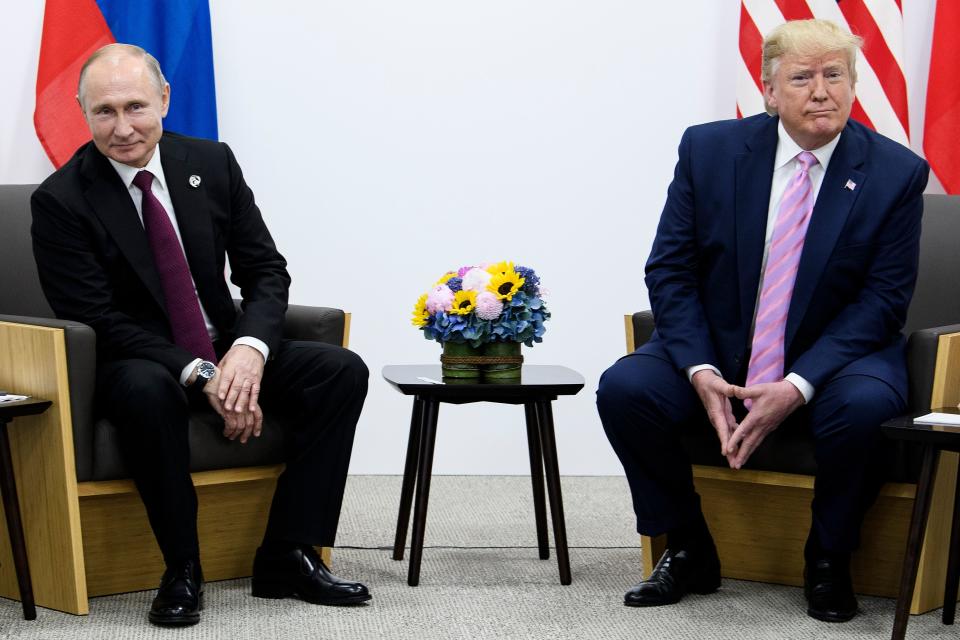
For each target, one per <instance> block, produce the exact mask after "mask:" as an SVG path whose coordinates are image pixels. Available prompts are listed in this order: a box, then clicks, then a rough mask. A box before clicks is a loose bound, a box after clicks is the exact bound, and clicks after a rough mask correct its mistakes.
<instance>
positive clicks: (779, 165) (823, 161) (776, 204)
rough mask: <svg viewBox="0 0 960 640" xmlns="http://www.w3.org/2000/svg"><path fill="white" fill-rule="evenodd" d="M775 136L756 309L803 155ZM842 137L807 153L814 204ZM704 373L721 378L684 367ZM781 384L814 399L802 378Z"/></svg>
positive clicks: (782, 133) (782, 135) (790, 376)
mask: <svg viewBox="0 0 960 640" xmlns="http://www.w3.org/2000/svg"><path fill="white" fill-rule="evenodd" d="M777 134H778V135H777V153H776V155H775V156H774V160H773V181H772V182H771V184H770V206H769V208H768V209H767V231H766V236H765V238H764V245H763V262H762V263H761V265H760V285H759V287H758V288H757V306H759V304H760V292H761V291H763V273H764V271H765V270H766V266H767V254H768V253H769V252H770V239H771V238H772V237H773V228H774V226H775V225H776V222H777V214H778V212H779V210H780V200H781V199H782V198H783V193H784V191H786V189H787V185H788V184H789V183H790V180H791V179H792V178H793V175H794V174H795V173H796V172H797V168H798V167H799V166H800V165H799V162H798V161H797V156H798V155H800V153H801V152H803V151H804V149H802V148H801V147H800V145H798V144H797V143H796V142H795V141H794V140H793V138H791V137H790V134H788V133H787V130H786V129H784V128H783V121H780V122H779V123H778V125H777ZM841 135H843V132H842V131H841V132H840V133H839V134H837V136H836V137H835V138H834V139H833V140H831V141H830V142H828V143H827V144H825V145H823V146H822V147H819V148H817V149H811V150H810V153H812V154H813V155H814V156H816V158H817V164H815V165H813V166H812V167H810V170H809V172H808V173H809V175H810V182H811V183H812V184H813V201H814V203H816V201H817V196H819V195H820V185H821V184H823V176H824V174H825V173H826V172H827V165H828V164H830V158H831V157H832V156H833V152H834V150H835V149H836V148H837V143H838V142H840V136H841ZM756 318H757V307H754V309H753V320H752V321H751V325H750V335H751V336H753V327H754V323H756ZM751 341H752V337H751ZM704 369H710V370H711V371H714V372H716V374H717V375H721V374H720V371H719V370H718V369H717V368H716V367H714V366H713V365H709V364H698V365H694V366H692V367H687V377H688V378H690V379H692V378H693V374H695V373H696V372H698V371H702V370H704ZM784 380H788V381H789V382H790V383H791V384H793V386H795V387H796V388H797V389H798V390H799V391H800V393H801V394H802V395H803V400H804V402H810V400H811V399H813V394H814V392H815V389H814V388H813V385H812V384H810V383H809V382H808V381H807V380H805V379H804V378H803V377H801V376H799V375H797V374H796V373H792V372H791V373H787V375H786V376H784Z"/></svg>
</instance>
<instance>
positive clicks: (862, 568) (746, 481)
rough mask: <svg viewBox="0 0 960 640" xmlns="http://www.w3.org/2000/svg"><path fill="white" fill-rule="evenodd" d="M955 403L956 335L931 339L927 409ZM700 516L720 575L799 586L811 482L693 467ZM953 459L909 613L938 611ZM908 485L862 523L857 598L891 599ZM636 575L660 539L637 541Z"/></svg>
mask: <svg viewBox="0 0 960 640" xmlns="http://www.w3.org/2000/svg"><path fill="white" fill-rule="evenodd" d="M624 323H625V328H626V338H627V353H633V351H634V350H635V349H636V345H635V344H634V337H633V335H634V334H633V320H632V316H630V315H626V316H624ZM958 403H960V333H953V334H946V335H942V336H940V338H939V345H938V350H937V364H936V371H935V377H934V385H933V394H932V397H931V399H930V406H931V407H934V409H933V410H934V411H936V408H940V407H956V406H957V404H958ZM693 477H694V483H695V485H696V488H697V492H698V493H699V494H700V497H701V499H702V505H703V513H704V517H705V518H706V520H707V523H708V524H709V525H710V531H711V532H712V533H713V536H714V540H715V542H716V544H717V551H718V552H719V554H720V562H721V566H722V571H723V576H724V577H725V578H735V579H739V580H756V581H759V582H772V583H777V584H786V585H794V586H800V585H802V584H803V546H804V543H805V542H806V538H807V532H808V531H809V530H810V502H811V500H812V499H813V476H808V475H800V474H792V473H775V472H771V471H752V470H745V469H741V470H739V471H736V470H733V469H726V468H721V467H710V466H703V465H694V466H693ZM956 478H957V454H955V453H946V452H945V453H943V454H942V456H941V458H940V465H939V470H938V472H937V479H936V484H935V487H934V492H933V502H932V505H931V508H930V518H929V520H928V523H927V533H926V538H925V541H924V545H923V551H922V553H921V556H920V569H919V571H918V573H917V582H916V589H915V590H914V595H913V602H912V603H911V607H910V613H913V614H919V613H925V612H927V611H930V610H932V609H936V608H939V607H941V606H942V605H943V591H944V582H945V579H946V567H947V550H948V549H949V542H950V521H951V515H952V511H953V498H952V497H953V489H954V484H955V483H956ZM915 492H916V485H914V484H908V483H887V484H886V485H884V487H883V489H882V490H881V492H880V496H879V497H878V499H877V501H876V503H875V504H874V505H873V507H872V508H871V509H870V511H869V512H868V513H867V516H866V519H865V521H864V525H863V531H864V535H863V538H862V545H861V548H860V549H859V550H858V551H857V552H856V553H855V554H854V556H853V560H852V567H851V569H852V573H853V582H854V587H855V588H856V590H857V592H858V593H864V594H868V595H877V596H887V597H893V598H895V597H896V596H897V593H898V589H899V580H900V570H901V567H902V566H903V556H904V553H905V550H906V544H907V533H908V529H909V526H910V514H911V510H912V508H913V499H914V495H915ZM640 540H641V542H640V545H641V561H642V568H643V575H645V576H646V575H649V574H650V572H651V571H652V570H653V567H654V565H655V564H656V562H657V560H658V559H659V557H660V555H661V554H662V553H663V549H664V545H665V543H666V540H665V536H657V537H656V538H650V537H649V536H641V537H640Z"/></svg>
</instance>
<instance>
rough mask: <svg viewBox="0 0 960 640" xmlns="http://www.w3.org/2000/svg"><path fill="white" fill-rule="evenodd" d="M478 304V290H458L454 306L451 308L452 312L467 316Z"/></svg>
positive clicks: (454, 298) (454, 297)
mask: <svg viewBox="0 0 960 640" xmlns="http://www.w3.org/2000/svg"><path fill="white" fill-rule="evenodd" d="M476 306H477V292H476V291H463V290H461V291H457V292H456V293H455V294H454V295H453V308H452V309H450V313H455V314H457V315H460V316H465V315H467V314H468V313H470V312H472V311H473V309H474V308H475V307H476Z"/></svg>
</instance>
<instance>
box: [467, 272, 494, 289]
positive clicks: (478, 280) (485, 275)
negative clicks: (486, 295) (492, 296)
mask: <svg viewBox="0 0 960 640" xmlns="http://www.w3.org/2000/svg"><path fill="white" fill-rule="evenodd" d="M490 277H491V276H490V273H489V272H488V271H487V270H486V269H481V268H479V267H474V268H473V269H470V271H467V273H466V274H464V276H463V284H462V285H461V286H462V287H463V288H464V289H467V290H468V291H476V292H480V291H486V289H487V284H489V283H490Z"/></svg>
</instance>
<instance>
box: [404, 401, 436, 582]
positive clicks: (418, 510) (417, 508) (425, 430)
mask: <svg viewBox="0 0 960 640" xmlns="http://www.w3.org/2000/svg"><path fill="white" fill-rule="evenodd" d="M439 408H440V403H439V402H437V401H436V400H424V401H423V417H422V420H421V422H420V424H421V428H420V461H419V465H418V469H417V475H418V477H417V500H416V504H415V505H414V509H413V536H412V539H411V540H410V567H409V569H408V572H407V584H408V585H410V586H411V587H415V586H417V585H418V584H420V559H421V557H422V556H423V534H424V531H425V529H426V526H427V502H428V501H429V500H430V476H431V474H432V473H433V447H434V444H435V443H436V440H437V412H438V410H439Z"/></svg>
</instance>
